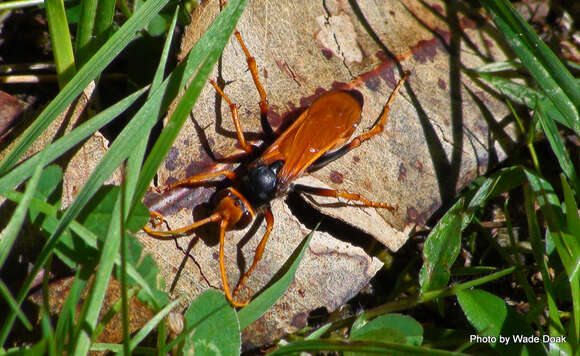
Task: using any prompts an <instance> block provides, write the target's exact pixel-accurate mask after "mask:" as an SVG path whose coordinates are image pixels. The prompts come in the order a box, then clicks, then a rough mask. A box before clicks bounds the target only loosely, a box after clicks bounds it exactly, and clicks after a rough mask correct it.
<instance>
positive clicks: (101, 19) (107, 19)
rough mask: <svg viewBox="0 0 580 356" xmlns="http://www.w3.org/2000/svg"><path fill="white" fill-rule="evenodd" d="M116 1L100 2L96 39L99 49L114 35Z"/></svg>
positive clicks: (106, 0)
mask: <svg viewBox="0 0 580 356" xmlns="http://www.w3.org/2000/svg"><path fill="white" fill-rule="evenodd" d="M115 5H116V1H115V0H102V1H99V2H98V8H97V18H96V19H95V29H94V31H93V32H94V34H95V39H96V41H97V45H96V47H95V48H99V47H100V46H101V44H102V43H104V42H106V40H107V39H108V38H109V37H110V36H111V35H112V33H113V18H114V16H115Z"/></svg>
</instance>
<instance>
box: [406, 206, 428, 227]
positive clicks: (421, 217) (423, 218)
mask: <svg viewBox="0 0 580 356" xmlns="http://www.w3.org/2000/svg"><path fill="white" fill-rule="evenodd" d="M426 222H427V214H426V213H422V214H421V213H419V211H418V210H417V209H416V208H415V207H414V206H409V207H407V223H415V224H417V225H419V226H424V225H425V223H426Z"/></svg>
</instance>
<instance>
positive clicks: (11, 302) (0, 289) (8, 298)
mask: <svg viewBox="0 0 580 356" xmlns="http://www.w3.org/2000/svg"><path fill="white" fill-rule="evenodd" d="M0 295H2V297H3V298H4V301H5V302H6V304H8V307H9V308H10V309H12V310H13V311H14V312H15V313H16V315H17V316H18V320H20V322H21V323H22V325H24V327H26V329H28V331H32V324H31V323H30V321H28V319H27V318H26V315H25V314H24V312H22V310H21V309H20V305H18V303H16V300H15V299H14V297H12V294H11V293H10V290H9V289H8V287H7V286H6V284H4V281H2V280H1V279H0Z"/></svg>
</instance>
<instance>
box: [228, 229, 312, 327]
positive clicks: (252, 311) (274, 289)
mask: <svg viewBox="0 0 580 356" xmlns="http://www.w3.org/2000/svg"><path fill="white" fill-rule="evenodd" d="M317 228H318V225H317V226H316V227H315V228H314V230H312V232H311V233H309V234H308V235H307V236H306V237H305V238H304V239H303V240H302V242H301V243H300V245H298V247H297V248H296V250H295V251H294V253H293V254H292V256H290V258H288V261H287V262H286V263H285V264H284V266H283V267H282V268H281V271H284V270H286V266H287V265H288V269H287V270H286V272H285V273H284V275H282V276H281V277H280V279H278V280H277V281H276V282H274V283H273V284H272V285H271V286H270V287H268V288H267V289H266V290H265V291H264V292H262V293H261V294H260V295H258V296H257V297H256V298H254V300H252V301H251V302H250V304H248V305H246V306H245V307H244V308H242V309H241V310H240V311H239V312H238V319H239V320H240V329H241V330H244V329H245V328H246V327H247V326H248V325H250V324H251V323H253V322H254V321H255V320H257V319H258V318H259V317H261V316H262V314H264V313H265V312H266V310H268V309H269V308H270V307H271V306H272V305H274V303H276V301H277V300H278V299H279V298H280V297H281V296H282V295H283V294H284V293H285V292H286V290H287V289H288V287H289V286H290V284H292V282H293V281H294V275H295V274H296V269H298V265H299V264H300V261H301V260H302V257H304V252H306V248H307V247H308V244H309V243H310V240H311V239H312V236H313V235H314V231H316V229H317Z"/></svg>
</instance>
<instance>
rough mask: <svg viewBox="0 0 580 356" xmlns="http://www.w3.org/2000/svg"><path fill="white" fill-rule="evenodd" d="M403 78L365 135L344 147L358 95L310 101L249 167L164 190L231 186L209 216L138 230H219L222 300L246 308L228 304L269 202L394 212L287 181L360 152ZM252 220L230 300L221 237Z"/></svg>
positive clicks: (269, 219) (263, 101)
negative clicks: (331, 203)
mask: <svg viewBox="0 0 580 356" xmlns="http://www.w3.org/2000/svg"><path fill="white" fill-rule="evenodd" d="M235 36H236V38H237V40H238V42H239V44H240V46H241V47H242V50H243V51H244V53H245V56H246V60H247V63H248V69H249V70H250V72H251V74H252V79H253V81H254V84H255V86H256V88H257V90H258V93H259V95H260V104H259V105H260V116H261V124H262V128H263V130H264V131H265V133H266V134H267V135H271V136H273V135H274V131H273V129H272V127H271V126H270V124H269V123H268V120H267V112H268V107H269V106H268V100H267V97H266V92H265V91H264V88H263V87H262V84H261V83H260V79H259V77H258V69H257V66H256V61H255V59H254V57H252V56H251V55H250V53H249V51H248V49H247V48H246V46H245V44H244V41H243V40H242V37H241V35H240V33H239V32H238V31H235ZM408 75H409V73H408V72H407V73H405V74H404V76H403V77H402V78H401V79H400V80H399V82H398V83H397V86H396V87H395V89H394V90H393V92H392V93H391V95H390V97H389V99H388V100H387V103H386V104H385V106H384V109H383V112H382V114H381V116H380V118H379V120H378V121H377V123H376V124H375V125H374V126H373V127H372V128H371V129H370V130H369V131H367V132H366V133H363V134H361V135H360V136H357V137H355V138H354V139H353V140H351V141H350V142H348V140H349V139H350V137H351V136H352V134H353V133H354V131H355V129H356V127H357V125H358V123H359V122H360V119H361V112H362V105H363V103H362V97H361V95H360V94H359V93H358V92H355V91H348V90H335V91H331V92H328V93H326V94H324V95H322V96H320V97H319V98H318V99H316V100H315V101H314V102H313V103H312V105H311V106H310V107H309V108H308V109H306V111H304V112H303V113H302V114H301V115H300V116H299V117H298V119H297V120H296V121H295V122H294V123H292V125H290V126H289V127H288V128H287V129H286V130H285V131H284V132H282V133H281V134H280V135H279V136H278V137H277V138H276V139H275V140H274V142H273V143H272V144H271V145H269V146H268V147H266V149H265V150H264V151H263V152H262V153H261V154H260V155H259V157H258V158H257V159H255V160H254V161H252V162H251V163H250V164H248V165H242V166H240V167H238V168H237V169H236V170H235V171H232V170H221V171H217V172H211V173H205V174H204V173H202V174H197V175H194V176H191V177H188V178H185V179H183V180H181V181H178V182H176V183H174V184H172V185H170V186H169V187H168V189H173V188H175V187H178V186H183V185H199V184H203V183H207V182H210V181H212V180H214V179H216V178H220V177H225V178H227V179H228V180H229V182H230V183H231V184H230V185H229V186H228V187H227V188H224V189H221V190H219V191H218V192H216V193H215V195H214V197H213V201H215V202H216V203H215V208H214V210H213V213H212V214H211V215H210V216H208V217H207V218H204V219H201V220H199V221H197V222H195V223H194V224H191V225H188V226H185V227H182V228H179V229H175V230H169V231H154V230H151V229H150V228H148V227H144V228H143V229H144V230H145V231H146V232H147V233H148V234H149V235H151V236H154V237H160V238H167V237H175V236H178V235H183V234H184V233H187V232H190V231H192V230H194V229H196V228H198V227H199V226H202V225H205V224H208V223H217V224H219V244H220V247H219V264H220V272H221V279H222V283H223V287H224V292H225V295H226V298H227V299H228V301H229V302H230V303H231V304H232V305H233V306H236V307H241V306H244V305H246V304H247V303H248V301H249V300H248V301H244V302H237V301H235V300H234V297H235V295H236V292H237V291H238V290H239V288H240V287H241V286H242V285H243V284H244V282H245V280H246V279H247V278H248V277H249V275H250V274H251V273H252V271H253V269H254V268H255V267H256V265H257V263H258V262H259V261H260V259H261V258H262V255H263V253H264V249H265V247H266V242H267V241H268V237H269V236H270V232H271V231H272V227H273V226H274V216H273V215H272V210H271V207H270V201H272V200H273V199H275V198H277V197H280V196H283V195H285V194H287V193H288V192H289V191H291V190H293V191H297V192H306V193H308V194H314V195H320V196H328V197H337V198H338V197H340V198H344V199H347V200H349V201H358V202H360V203H361V205H362V206H365V207H373V208H385V209H388V210H391V211H393V210H396V209H397V207H396V206H392V205H390V204H386V203H378V202H372V201H370V200H367V199H365V198H364V197H362V196H360V195H359V194H356V193H348V192H344V191H340V190H333V189H324V188H315V187H309V186H305V185H301V184H292V181H293V180H294V179H296V178H298V177H300V176H301V175H302V174H304V172H306V171H313V170H316V169H318V168H320V167H322V166H324V165H326V164H327V163H329V162H331V161H333V160H335V159H337V158H339V157H341V156H343V155H344V154H346V153H347V152H349V151H350V150H352V149H353V148H355V147H358V146H360V144H361V143H362V142H364V141H366V140H368V139H370V138H371V137H373V136H375V135H377V134H379V133H380V132H382V131H383V129H384V126H385V122H386V120H387V116H388V114H389V107H390V105H391V103H392V102H393V100H394V98H395V96H396V94H397V92H398V91H399V89H400V88H401V86H402V84H403V82H404V81H405V79H406V78H407V76H408ZM210 82H211V84H212V85H213V86H214V88H215V89H216V90H217V92H218V93H219V94H220V96H221V97H222V98H223V99H224V100H225V101H226V102H227V103H228V104H229V106H230V110H231V113H232V117H233V121H234V126H235V129H236V134H237V138H238V141H239V143H240V146H241V147H242V149H243V150H244V151H245V152H246V153H247V154H251V153H254V151H256V150H257V147H254V146H252V145H250V144H248V143H247V142H246V140H245V138H244V133H243V131H242V128H241V125H240V120H239V118H238V112H237V106H236V105H235V104H234V103H233V102H232V101H231V100H230V99H229V97H228V96H227V95H226V94H225V93H224V92H223V91H222V90H221V89H220V88H219V87H218V86H217V84H216V83H215V82H214V81H212V80H210ZM357 94H358V96H357ZM347 142H348V143H347ZM256 214H264V215H265V218H266V232H265V234H264V236H263V237H262V240H261V241H260V243H259V245H258V247H257V249H256V252H255V254H254V261H253V263H252V265H251V266H250V268H249V269H248V270H247V271H246V272H245V273H244V275H243V276H242V277H241V278H240V280H239V282H238V284H237V286H236V288H235V289H234V292H233V294H232V293H231V292H230V287H229V285H228V281H227V275H226V268H225V264H224V239H225V233H226V231H229V230H233V229H243V228H245V227H246V226H248V225H249V223H250V222H251V221H252V220H253V219H254V217H255V216H256ZM151 215H152V220H153V221H154V225H155V226H157V225H159V224H160V223H161V221H162V220H163V218H162V216H161V214H159V213H157V212H152V213H151Z"/></svg>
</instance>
